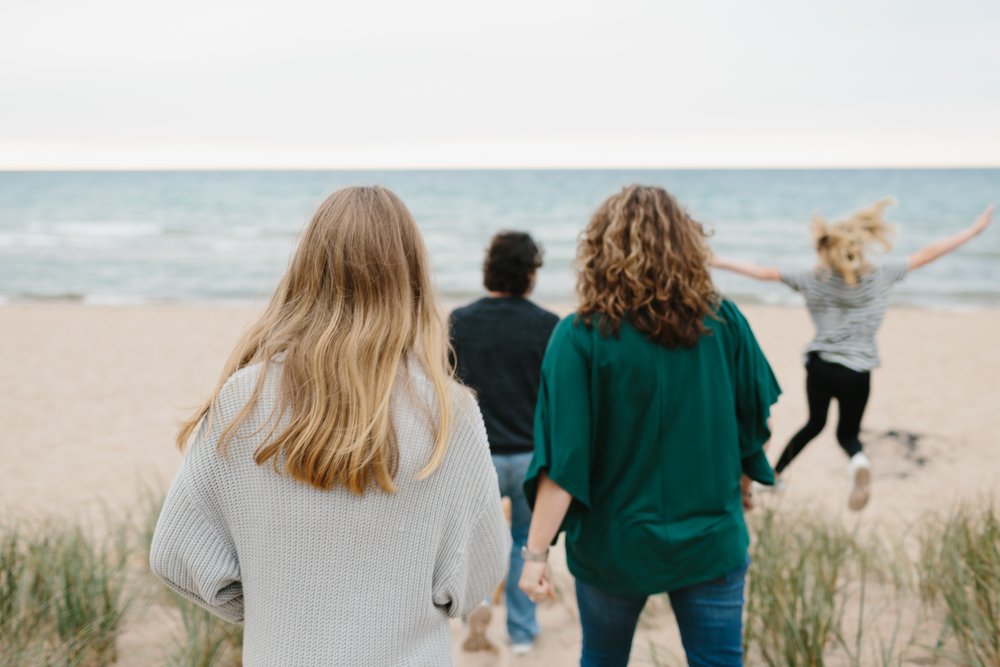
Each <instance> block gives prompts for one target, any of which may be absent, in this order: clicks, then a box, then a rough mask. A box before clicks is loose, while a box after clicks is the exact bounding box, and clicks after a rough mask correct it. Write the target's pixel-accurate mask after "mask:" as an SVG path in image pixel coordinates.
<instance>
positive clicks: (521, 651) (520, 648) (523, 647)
mask: <svg viewBox="0 0 1000 667" xmlns="http://www.w3.org/2000/svg"><path fill="white" fill-rule="evenodd" d="M533 647H534V644H531V643H528V644H511V645H510V652H511V653H513V654H514V655H528V654H529V653H531V649H532V648H533Z"/></svg>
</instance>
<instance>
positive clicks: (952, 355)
mask: <svg viewBox="0 0 1000 667" xmlns="http://www.w3.org/2000/svg"><path fill="white" fill-rule="evenodd" d="M561 310H562V312H565V311H566V309H565V308H563V309H561ZM744 311H745V313H746V315H747V318H748V319H749V321H750V323H751V325H752V326H753V328H754V330H755V332H756V334H757V337H758V339H759V341H760V343H761V346H762V347H763V349H764V351H765V353H766V354H767V356H768V358H769V359H770V361H771V363H772V366H773V367H774V370H775V373H776V374H777V376H778V378H779V381H780V382H781V385H782V387H783V389H784V395H783V396H782V398H781V400H780V402H779V404H778V405H777V406H776V409H775V411H774V414H773V430H774V438H773V441H772V448H771V452H770V454H771V457H772V460H773V459H776V458H777V455H778V453H779V452H780V449H781V447H782V446H783V445H784V443H785V441H786V440H787V439H788V438H789V437H790V436H791V434H792V433H793V432H794V431H795V430H796V429H797V428H798V427H799V426H800V425H801V423H803V421H804V419H805V396H804V391H803V389H802V385H803V378H804V374H803V369H802V364H801V350H802V348H803V346H804V345H805V343H806V342H807V341H808V339H809V337H810V335H811V331H812V329H811V325H810V322H809V320H808V317H807V315H806V312H805V310H804V309H784V308H766V307H757V306H753V307H751V306H748V307H746V308H744ZM256 312H257V311H256V310H255V309H253V308H249V307H223V306H217V305H160V306H128V307H100V306H81V305H74V304H62V303H52V304H32V305H7V306H3V307H0V354H2V358H3V359H4V363H3V364H2V365H0V387H2V388H3V389H2V391H0V422H2V423H3V425H4V427H3V435H2V436H0V480H2V483H0V516H2V517H3V518H4V520H5V521H8V522H11V521H13V520H31V519H35V518H42V517H46V516H52V515H55V516H59V517H66V518H73V519H78V518H85V517H92V516H95V515H97V514H98V513H100V512H103V511H107V510H110V511H112V512H122V513H124V512H126V511H128V509H129V508H131V507H134V506H135V503H136V499H137V497H138V495H139V493H140V491H141V489H142V488H143V485H146V486H152V487H159V488H165V487H166V485H167V484H169V481H170V479H171V478H172V476H173V474H174V471H175V470H176V468H177V466H178V464H179V462H180V454H179V453H178V451H177V449H176V448H175V447H174V444H173V437H174V433H175V430H176V427H177V424H178V422H179V420H180V419H181V418H182V417H183V416H185V415H186V414H187V413H188V411H189V409H190V408H191V407H192V406H194V405H195V403H196V402H197V401H199V400H200V399H201V398H202V397H204V396H205V394H206V392H208V391H209V390H210V389H211V387H212V386H213V384H214V382H215V381H216V379H217V375H218V373H219V370H220V368H221V365H222V363H223V361H224V360H225V357H226V355H227V354H228V353H229V351H230V349H231V348H232V345H233V344H234V342H235V340H236V338H237V336H238V335H239V334H240V332H241V331H242V329H243V328H244V327H245V326H246V325H247V324H248V323H249V322H250V321H251V319H252V318H253V317H254V316H255V314H256ZM998 340H1000V311H997V310H981V311H968V312H945V311H927V310H915V309H913V310H911V309H893V310H891V311H890V312H889V315H888V317H887V319H886V322H885V325H884V326H883V329H882V332H881V334H880V349H881V354H882V368H880V369H878V370H877V371H876V372H875V373H874V375H873V381H872V386H873V394H872V400H871V402H870V403H869V406H868V411H867V413H866V418H865V421H864V427H865V432H864V433H863V440H864V441H865V442H866V445H867V451H868V452H869V456H870V458H871V459H872V461H873V464H874V493H873V497H872V501H871V503H870V505H869V506H868V508H866V509H865V510H864V512H863V513H861V514H860V515H856V516H855V515H849V514H848V512H847V509H846V479H845V464H846V458H845V456H844V455H843V453H842V452H841V451H840V449H839V447H838V446H837V444H836V441H835V439H834V437H833V424H832V420H833V415H831V423H830V424H828V427H827V430H826V431H825V432H824V433H823V435H822V436H820V438H819V439H817V440H816V441H815V442H814V443H813V444H812V445H811V446H810V447H808V448H807V449H806V451H805V452H803V454H802V455H801V456H800V457H799V459H797V460H796V462H795V463H794V464H793V465H792V467H791V468H790V469H789V470H788V472H787V487H786V489H785V490H784V492H783V493H782V494H780V496H777V495H772V496H769V497H766V498H764V499H763V502H766V503H770V504H778V505H780V506H781V507H792V508H801V507H806V508H810V509H814V510H816V511H819V512H822V513H825V514H829V515H833V516H841V517H843V518H844V520H845V521H848V522H851V523H852V525H853V523H854V522H859V523H860V524H862V525H865V526H872V527H875V526H878V527H879V528H880V529H882V528H885V529H887V530H898V531H903V530H905V529H906V527H908V526H911V525H913V524H914V523H916V522H918V521H920V520H921V517H924V516H925V515H927V514H928V513H931V512H935V511H939V510H943V509H947V508H948V507H951V506H953V505H954V504H956V503H958V502H959V501H962V500H969V501H975V500H977V499H979V498H983V497H986V496H988V495H990V494H995V490H996V488H997V487H998V483H1000V464H998V463H997V453H998V447H1000V445H998V442H997V435H996V434H997V431H998V428H1000V412H998V406H1000V401H998V398H1000V382H998V380H997V378H998V377H1000V345H998V344H997V342H998ZM555 569H556V576H557V579H558V581H559V582H560V583H561V587H562V588H563V589H564V591H565V592H566V597H565V598H564V599H563V600H562V602H560V603H557V604H553V605H551V606H548V607H546V608H544V609H542V610H541V615H540V621H541V626H542V629H543V630H542V632H543V634H542V636H541V637H540V638H539V640H538V643H537V647H536V650H535V651H534V652H533V654H532V655H531V656H529V657H527V658H523V659H514V658H512V657H510V656H508V655H507V653H506V649H503V648H502V649H501V651H500V653H498V654H496V655H489V654H475V655H466V654H463V653H462V652H461V651H460V650H459V649H458V648H457V647H458V645H459V643H460V641H461V638H462V632H463V629H462V627H461V625H460V624H458V623H456V624H455V625H454V627H453V630H454V635H455V642H456V644H455V645H456V651H455V658H456V664H458V665H477V666H479V665H482V666H486V665H504V664H517V665H526V666H527V665H543V664H544V665H547V666H553V665H570V664H574V662H575V661H576V660H577V658H578V651H579V641H580V637H579V630H578V626H577V624H576V620H575V615H576V611H575V604H574V603H573V601H572V599H571V587H570V581H571V580H570V578H569V576H568V573H566V572H565V567H564V565H562V561H561V555H559V554H557V556H556V562H555ZM657 603H658V604H659V603H660V601H657ZM501 616H502V614H501V613H498V614H496V617H495V619H494V622H493V624H492V625H491V628H490V632H491V637H492V638H493V639H494V641H495V642H496V643H497V644H498V645H501V646H502V645H503V636H504V631H503V628H502V624H501V620H502V618H501ZM164 641H165V640H164V638H163V631H162V626H161V625H160V624H159V623H157V622H153V621H151V620H150V619H149V618H146V617H145V616H144V615H143V614H141V613H138V612H137V613H136V616H135V618H133V619H132V620H131V621H130V622H129V624H128V626H127V628H126V630H125V633H124V635H123V636H122V638H121V641H120V643H119V648H120V660H119V664H122V665H146V664H156V662H155V661H156V657H155V656H157V655H159V654H160V653H161V652H162V650H163V642H164ZM651 644H656V645H658V646H660V647H662V648H664V649H666V652H665V653H664V654H661V655H670V654H672V655H674V656H677V655H681V654H682V653H681V650H680V644H679V640H678V638H677V636H676V630H675V629H674V626H673V622H672V620H670V619H667V621H666V622H662V623H653V624H643V626H642V627H641V629H640V633H639V635H638V636H637V639H636V651H635V652H634V658H635V660H634V662H635V664H644V663H643V661H642V657H641V656H639V654H640V653H642V652H643V651H645V647H647V646H649V645H651Z"/></svg>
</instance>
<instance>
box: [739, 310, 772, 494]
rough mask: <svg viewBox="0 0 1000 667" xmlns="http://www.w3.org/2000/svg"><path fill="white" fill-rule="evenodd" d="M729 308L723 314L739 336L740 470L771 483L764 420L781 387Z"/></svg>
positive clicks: (750, 332) (744, 324)
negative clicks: (765, 447)
mask: <svg viewBox="0 0 1000 667" xmlns="http://www.w3.org/2000/svg"><path fill="white" fill-rule="evenodd" d="M729 310H730V312H729V313H727V316H726V317H727V319H730V320H731V321H733V322H734V323H735V324H737V331H738V336H739V338H738V341H737V345H736V360H735V372H734V374H733V375H734V377H733V379H734V382H735V383H736V387H735V389H736V421H737V423H738V426H739V439H740V458H741V459H742V461H743V472H744V474H746V475H747V476H749V477H750V478H751V479H753V480H756V481H758V482H760V483H761V484H768V485H770V484H774V471H773V470H772V469H771V465H770V464H769V463H768V461H767V456H766V455H765V454H764V444H765V443H766V442H767V441H768V439H769V438H770V437H771V429H770V428H769V427H768V424H767V420H768V417H770V415H771V406H772V405H774V404H775V403H777V401H778V396H780V395H781V387H780V386H778V381H777V379H776V378H775V377H774V372H773V371H772V370H771V365H770V364H769V363H767V357H765V356H764V353H763V352H762V351H761V349H760V346H759V345H758V344H757V339H756V338H755V337H754V335H753V330H752V329H751V328H750V325H749V324H748V323H747V321H746V319H745V318H744V317H743V314H742V313H740V311H739V310H738V309H737V308H736V306H731V308H730V309H729Z"/></svg>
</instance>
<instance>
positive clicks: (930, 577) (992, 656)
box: [919, 503, 1000, 667]
mask: <svg viewBox="0 0 1000 667" xmlns="http://www.w3.org/2000/svg"><path fill="white" fill-rule="evenodd" d="M919 570H920V592H921V594H922V596H923V599H924V601H925V603H926V604H927V605H928V606H929V607H930V608H932V609H940V608H943V611H944V625H943V628H942V630H941V634H940V636H939V639H938V641H937V644H936V645H935V646H934V650H935V652H936V653H937V654H938V655H940V656H944V657H947V658H949V659H951V660H954V661H955V662H957V663H958V664H961V665H969V667H988V666H994V667H995V666H996V665H1000V517H998V515H997V511H996V509H995V506H994V505H993V504H992V503H984V504H982V505H980V506H979V507H972V506H969V505H965V506H962V507H960V508H958V509H957V510H956V511H954V512H953V513H951V514H950V515H948V516H947V517H945V518H944V519H940V518H939V519H937V520H935V521H932V522H930V523H929V524H927V526H926V527H925V530H924V533H923V535H922V538H921V553H920V567H919Z"/></svg>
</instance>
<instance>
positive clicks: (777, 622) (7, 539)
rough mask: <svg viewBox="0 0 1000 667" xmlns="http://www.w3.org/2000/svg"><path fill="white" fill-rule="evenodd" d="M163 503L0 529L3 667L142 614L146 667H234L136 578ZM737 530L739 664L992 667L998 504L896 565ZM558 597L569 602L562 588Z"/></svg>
mask: <svg viewBox="0 0 1000 667" xmlns="http://www.w3.org/2000/svg"><path fill="white" fill-rule="evenodd" d="M162 497H163V496H162V493H159V492H153V491H149V492H147V493H146V494H145V496H144V498H145V500H144V501H143V502H142V503H141V504H140V505H139V506H138V507H139V512H138V515H137V516H135V517H134V520H121V521H117V522H115V521H110V522H108V523H109V526H110V527H107V528H105V529H104V530H102V531H100V532H99V533H95V532H94V531H87V530H84V529H82V528H80V527H78V526H74V525H69V524H65V523H47V524H43V525H39V526H32V527H29V526H0V664H2V665H4V666H5V667H6V666H8V665H10V666H11V667H28V666H32V667H33V666H35V665H52V666H59V667H62V666H67V667H68V666H71V665H72V666H75V667H91V666H96V665H107V664H111V663H113V662H114V660H115V658H116V651H117V640H118V637H119V635H120V633H121V631H122V628H123V626H124V623H125V619H126V615H127V614H128V613H129V611H130V609H133V608H134V607H138V606H141V605H139V604H136V603H139V602H141V603H143V604H145V605H153V606H155V607H157V608H158V609H159V610H161V611H163V610H166V612H167V618H168V619H172V620H170V621H169V622H168V624H167V625H165V626H164V638H163V642H164V643H163V657H162V661H161V662H160V663H159V664H166V665H173V666H177V667H181V666H183V667H202V666H204V667H208V666H209V665H212V666H216V665H218V666H222V667H227V666H229V665H238V664H239V662H240V658H241V650H242V641H243V628H242V626H240V625H232V624H229V623H226V622H224V621H222V620H221V619H219V618H217V617H215V616H213V615H212V614H210V613H209V612H208V611H206V610H204V609H202V608H201V607H199V606H197V605H195V604H193V603H191V602H189V601H187V600H184V599H183V598H181V597H179V596H177V595H175V594H173V593H171V592H169V591H168V590H167V589H166V588H165V587H163V586H161V585H159V584H158V583H157V582H156V581H155V578H154V577H153V576H152V574H151V573H149V571H148V567H147V566H146V563H147V562H148V548H149V541H150V538H151V537H152V533H153V528H154V526H155V522H156V517H157V515H158V513H159V508H160V506H161V504H162ZM750 527H751V534H752V546H751V557H752V559H753V564H752V566H751V569H750V572H749V575H748V581H747V590H746V599H747V604H746V615H745V619H746V621H745V624H744V642H745V647H746V651H747V664H753V665H768V666H772V665H774V666H777V665H780V666H781V667H789V666H802V667H825V666H826V665H831V664H835V665H838V666H839V665H849V666H852V667H853V666H857V667H861V666H864V667H868V666H870V665H871V666H882V667H889V666H897V665H904V664H929V663H933V664H936V665H959V666H961V667H988V666H991V667H996V666H997V665H1000V515H998V513H997V510H996V504H995V503H992V502H983V503H980V504H978V505H976V506H969V505H966V506H963V507H959V508H957V509H955V510H953V511H951V512H947V513H944V514H942V515H940V516H936V517H927V518H925V519H923V520H922V521H921V523H920V524H919V525H918V526H916V527H915V529H914V531H913V532H914V536H915V537H914V540H915V543H916V547H915V548H913V549H909V550H908V549H906V548H904V545H903V543H902V539H903V537H904V536H901V535H900V533H899V531H898V530H895V531H892V534H893V535H894V537H892V538H891V539H890V538H889V537H886V535H885V531H878V530H874V529H869V530H866V531H865V532H860V531H857V530H854V529H849V528H848V527H846V525H845V524H844V522H843V521H842V520H841V518H839V517H822V516H815V515H808V514H803V513H796V512H787V511H783V510H781V508H777V509H767V508H763V509H760V510H757V511H756V512H754V514H752V515H750ZM97 535H99V538H98V537H97ZM560 584H561V586H560V588H561V589H562V590H563V592H565V591H566V590H567V589H570V588H571V583H569V580H567V581H566V582H563V581H561V580H560ZM574 611H575V610H574ZM669 613H670V612H669V602H668V601H667V599H666V597H665V596H663V597H662V599H661V598H659V597H658V598H656V599H654V600H653V601H652V602H651V604H650V605H649V609H648V610H647V613H646V614H644V616H643V621H642V625H643V626H644V628H645V629H646V631H649V630H651V629H652V630H655V627H656V626H657V625H658V624H660V623H665V622H672V619H669ZM635 657H636V658H637V660H638V663H637V664H654V665H661V664H669V665H673V664H682V662H683V661H682V660H681V658H680V656H679V655H678V654H677V650H671V649H667V648H665V647H663V646H658V645H656V644H655V643H649V645H648V646H645V647H644V646H638V645H637V649H636V652H635Z"/></svg>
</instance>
